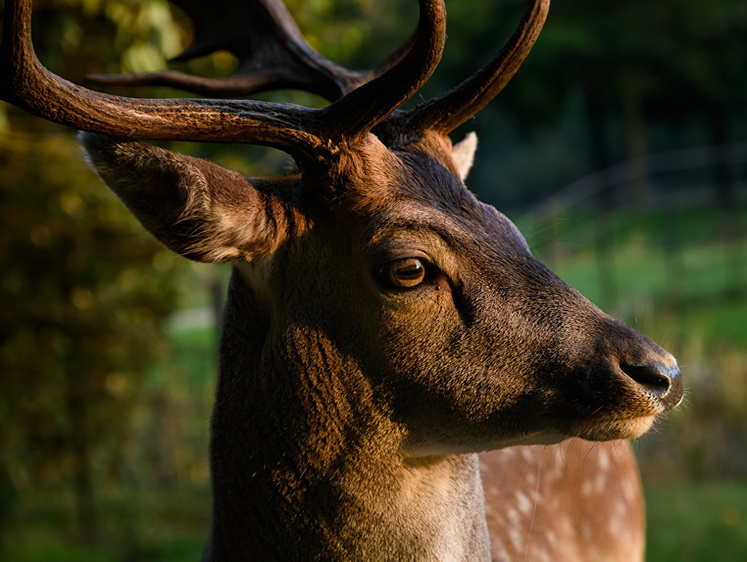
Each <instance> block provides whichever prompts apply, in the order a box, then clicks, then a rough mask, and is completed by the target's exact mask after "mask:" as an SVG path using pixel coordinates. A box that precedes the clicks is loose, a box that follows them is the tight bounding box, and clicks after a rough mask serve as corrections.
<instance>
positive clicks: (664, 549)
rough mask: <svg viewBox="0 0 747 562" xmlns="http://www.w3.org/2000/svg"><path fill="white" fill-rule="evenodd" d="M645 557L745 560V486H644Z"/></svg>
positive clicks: (660, 561) (661, 561)
mask: <svg viewBox="0 0 747 562" xmlns="http://www.w3.org/2000/svg"><path fill="white" fill-rule="evenodd" d="M646 496H647V500H648V501H647V504H648V533H647V534H648V541H647V543H648V544H647V556H646V559H647V560H648V561H649V562H669V561H670V560H677V561H679V562H696V561H699V560H703V561H706V562H707V561H710V560H718V561H719V562H732V561H733V562H742V561H743V560H745V559H747V486H745V484H744V483H738V482H733V483H732V482H725V483H708V484H689V485H687V486H686V487H684V488H683V487H681V486H671V485H669V486H667V485H665V484H660V485H657V486H649V487H647V489H646Z"/></svg>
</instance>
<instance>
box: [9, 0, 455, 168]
mask: <svg viewBox="0 0 747 562" xmlns="http://www.w3.org/2000/svg"><path fill="white" fill-rule="evenodd" d="M419 4H420V19H419V21H418V27H417V30H416V32H415V39H414V41H413V44H412V47H411V48H410V49H409V50H408V51H407V53H406V54H405V55H404V56H403V57H402V58H401V59H400V60H399V61H398V62H397V63H396V64H394V65H393V66H392V67H391V68H389V69H388V70H387V71H386V72H384V73H383V74H381V75H380V76H378V77H376V78H375V79H373V80H371V81H369V82H367V83H366V84H365V85H363V86H361V87H359V88H357V89H355V90H354V91H352V92H351V93H350V94H348V95H347V96H345V97H343V98H341V99H339V100H338V101H336V102H335V103H333V104H332V105H330V106H328V107H326V108H324V109H309V108H302V107H297V106H290V105H280V104H274V103H269V102H259V101H249V100H225V101H221V100H196V99H138V98H127V97H120V96H111V95H108V94H103V93H100V92H96V91H92V90H89V89H86V88H83V87H81V86H78V85H76V84H73V83H71V82H68V81H66V80H64V79H62V78H60V77H58V76H56V75H55V74H53V73H51V72H49V71H48V70H47V69H46V68H44V67H43V66H42V65H41V63H40V62H39V60H38V59H37V57H36V54H35V53H34V50H33V45H32V41H31V5H30V0H6V2H5V14H4V30H3V43H2V46H0V70H1V76H2V79H3V80H2V83H1V84H0V97H1V98H2V99H4V100H6V101H8V102H10V103H13V104H14V105H17V106H19V107H21V108H23V109H26V110H27V111H30V112H31V113H34V114H36V115H38V116H40V117H44V118H45V119H48V120H50V121H54V122H57V123H62V124H64V125H69V126H71V127H75V128H77V129H82V130H85V131H90V132H96V133H104V134H108V135H112V136H117V137H121V138H126V139H140V140H156V139H161V140H172V139H178V140H187V141H205V142H246V143H253V144H262V145H267V146H273V147H276V148H280V149H282V150H284V151H286V152H289V153H290V154H292V155H294V156H296V155H298V156H301V155H306V156H308V157H314V158H318V157H319V156H320V152H323V151H324V148H325V147H329V142H330V141H332V142H333V143H335V142H339V141H341V140H343V139H355V138H357V137H359V136H361V135H363V134H364V133H366V132H368V131H370V130H371V129H372V128H373V127H375V126H376V125H377V124H378V123H380V122H381V121H382V120H384V119H386V117H387V116H389V115H390V114H391V113H392V112H393V111H394V110H395V109H396V108H397V107H399V105H401V104H402V103H403V102H404V101H405V100H407V99H408V98H409V97H410V96H412V94H414V93H415V92H416V91H417V90H418V89H419V88H420V86H422V85H423V83H424V82H425V81H426V80H427V79H428V78H429V77H430V75H431V74H432V73H433V71H434V70H435V67H436V65H437V64H438V61H439V60H440V56H441V51H442V50H443V44H444V38H445V34H446V24H445V19H446V18H445V8H444V5H443V0H419ZM361 108H365V109H366V110H365V111H361Z"/></svg>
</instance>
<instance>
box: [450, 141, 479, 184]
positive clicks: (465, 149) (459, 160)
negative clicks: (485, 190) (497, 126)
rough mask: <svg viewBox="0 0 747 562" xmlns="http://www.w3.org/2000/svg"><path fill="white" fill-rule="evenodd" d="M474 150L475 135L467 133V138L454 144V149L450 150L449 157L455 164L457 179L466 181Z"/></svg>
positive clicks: (475, 145) (475, 147) (473, 157)
mask: <svg viewBox="0 0 747 562" xmlns="http://www.w3.org/2000/svg"><path fill="white" fill-rule="evenodd" d="M476 150H477V135H476V134H475V133H474V132H472V133H467V136H466V137H464V138H463V139H462V140H461V141H459V142H458V143H456V144H455V145H454V148H452V149H451V156H452V158H454V162H456V165H457V170H459V177H460V178H461V180H462V181H464V180H466V179H467V174H469V171H470V169H471V168H472V163H473V162H474V161H475V151H476Z"/></svg>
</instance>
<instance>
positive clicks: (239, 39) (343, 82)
mask: <svg viewBox="0 0 747 562" xmlns="http://www.w3.org/2000/svg"><path fill="white" fill-rule="evenodd" d="M172 2H173V3H174V4H175V5H176V6H178V7H180V8H181V9H182V10H184V11H185V12H186V13H187V15H189V17H190V19H191V20H192V21H193V23H194V26H195V38H194V41H193V42H192V44H191V45H190V46H189V47H187V49H185V51H184V52H183V53H181V54H180V55H178V56H177V57H175V58H174V59H173V60H175V61H185V60H190V59H193V58H196V57H200V56H204V55H207V54H210V53H213V52H215V51H218V50H227V51H229V52H231V53H233V54H234V55H236V56H237V57H238V59H239V68H238V69H237V70H236V71H235V72H234V73H233V74H232V75H231V76H229V77H228V78H223V79H210V78H202V77H199V76H193V75H190V74H186V73H182V72H176V71H164V72H153V73H144V74H130V75H126V74H92V75H89V76H88V77H87V78H88V79H89V80H91V81H93V82H96V83H99V84H107V85H112V86H135V87H137V86H167V87H172V88H179V89H182V90H186V91H188V92H193V93H196V94H200V95H205V96H209V97H226V98H228V97H244V96H248V95H251V94H256V93H259V92H264V91H269V90H276V89H283V88H292V89H298V90H304V91H307V92H312V93H314V94H318V95H320V96H322V97H324V98H326V99H328V100H330V101H335V100H337V99H339V98H341V97H342V96H344V95H345V94H347V93H348V92H351V91H352V90H354V89H356V88H357V87H358V86H360V85H361V84H363V83H365V82H368V81H369V80H371V79H372V78H374V77H375V76H378V75H379V74H382V73H383V72H385V71H386V70H387V69H389V68H390V67H391V66H392V65H394V64H395V63H396V62H398V61H399V60H400V59H401V58H402V57H403V56H404V55H405V53H406V52H407V51H408V50H409V48H410V46H411V44H412V39H411V40H410V41H408V42H407V43H405V44H404V45H403V46H402V47H401V48H400V49H398V50H397V51H395V52H394V53H392V54H391V55H389V57H387V58H386V59H385V60H384V61H382V62H381V63H380V64H379V65H378V66H376V67H375V68H373V69H371V70H367V71H356V70H350V69H348V68H345V67H342V66H339V65H337V64H335V63H333V62H332V61H330V60H328V59H326V58H324V57H322V56H321V55H320V54H319V53H317V52H316V51H314V50H313V49H312V48H311V46H309V44H308V43H307V42H306V40H305V39H304V37H303V35H302V34H301V32H300V31H299V29H298V27H297V26H296V23H295V21H293V17H292V16H291V15H290V14H289V13H288V10H287V9H286V7H285V5H284V4H283V3H282V1H280V0H254V1H236V0H223V1H222V3H221V9H220V10H217V9H216V6H215V5H214V3H206V2H204V1H203V0H197V1H195V0H172Z"/></svg>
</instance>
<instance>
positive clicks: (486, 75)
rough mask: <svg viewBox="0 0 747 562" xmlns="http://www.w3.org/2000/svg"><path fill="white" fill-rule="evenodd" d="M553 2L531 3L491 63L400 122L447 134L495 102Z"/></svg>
mask: <svg viewBox="0 0 747 562" xmlns="http://www.w3.org/2000/svg"><path fill="white" fill-rule="evenodd" d="M549 9H550V0H532V4H531V6H530V7H529V9H528V10H527V12H526V13H525V14H524V17H523V18H522V20H521V22H520V23H519V26H518V28H517V29H516V31H515V32H514V33H513V35H512V36H511V38H510V39H509V40H508V42H507V43H506V44H505V45H504V47H503V48H502V49H501V50H500V52H499V53H498V54H497V55H496V56H495V57H494V58H493V60H491V61H490V62H489V63H488V64H486V65H485V66H484V67H482V68H481V69H480V70H479V71H477V72H476V73H475V74H473V75H472V76H470V77H469V78H467V79H466V80H465V81H464V82H462V83H461V84H459V85H458V86H457V87H456V88H454V89H452V90H450V91H449V92H447V93H446V94H444V95H443V96H442V97H440V98H436V99H433V100H430V101H428V102H426V103H423V104H421V105H419V106H418V107H416V108H415V109H414V110H412V111H411V112H409V113H406V114H402V116H401V117H398V119H403V120H404V121H405V122H406V127H407V128H408V129H411V130H419V131H425V130H426V129H430V130H434V131H438V132H440V133H443V134H446V133H448V132H450V131H453V130H454V129H456V128H457V127H458V126H459V125H461V124H462V123H465V122H466V121H467V120H468V119H470V118H471V117H472V116H473V115H475V114H476V113H477V112H478V111H480V110H481V109H482V108H483V107H485V106H486V105H487V104H488V103H489V102H490V100H492V99H493V98H494V97H495V96H496V95H497V94H498V93H499V92H500V91H501V90H502V89H503V88H504V87H505V86H506V84H508V82H509V80H511V78H512V77H513V76H514V74H516V71H517V70H519V67H520V66H521V64H522V63H523V62H524V59H526V57H527V55H528V54H529V51H530V50H531V49H532V47H533V46H534V43H535V41H536V40H537V37H538V36H539V33H540V30H541V29H542V26H543V25H544V23H545V18H546V17H547V12H548V10H549Z"/></svg>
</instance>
